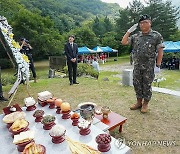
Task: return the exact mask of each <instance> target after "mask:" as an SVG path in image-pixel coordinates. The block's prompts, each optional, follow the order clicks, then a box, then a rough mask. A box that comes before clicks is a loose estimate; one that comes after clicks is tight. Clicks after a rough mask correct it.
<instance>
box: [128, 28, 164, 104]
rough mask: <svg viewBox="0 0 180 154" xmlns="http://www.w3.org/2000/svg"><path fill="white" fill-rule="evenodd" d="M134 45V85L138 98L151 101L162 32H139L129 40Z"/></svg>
mask: <svg viewBox="0 0 180 154" xmlns="http://www.w3.org/2000/svg"><path fill="white" fill-rule="evenodd" d="M128 42H129V44H131V42H132V44H131V45H132V47H133V60H134V70H133V85H134V90H135V92H136V97H137V98H144V100H145V101H147V102H148V101H150V99H151V96H152V88H151V84H152V82H153V80H154V66H155V61H156V55H157V50H158V48H162V47H163V44H162V42H163V38H162V36H161V34H160V33H158V32H156V31H153V30H151V31H150V32H149V33H148V34H143V33H142V32H139V33H137V34H134V35H132V36H131V37H130V38H129V40H128Z"/></svg>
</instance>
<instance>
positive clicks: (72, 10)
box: [20, 0, 120, 32]
mask: <svg viewBox="0 0 180 154" xmlns="http://www.w3.org/2000/svg"><path fill="white" fill-rule="evenodd" d="M20 1H21V3H22V4H24V5H25V6H26V8H27V9H29V10H31V11H37V10H40V12H41V15H43V16H50V17H51V19H53V20H54V22H55V26H56V28H58V29H59V31H60V32H63V31H69V30H71V29H73V28H74V27H76V26H79V25H80V24H81V22H83V21H84V20H88V19H91V18H93V17H95V16H108V17H110V18H114V17H115V16H116V15H117V14H118V12H119V9H120V7H119V6H118V5H116V4H107V3H104V2H101V1H100V0H39V1H37V0H20Z"/></svg>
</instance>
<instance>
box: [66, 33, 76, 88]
mask: <svg viewBox="0 0 180 154" xmlns="http://www.w3.org/2000/svg"><path fill="white" fill-rule="evenodd" d="M74 39H75V38H74V35H71V36H69V41H68V42H67V43H66V44H65V46H64V51H65V54H66V57H67V65H68V72H69V82H70V85H73V84H79V83H78V82H77V81H76V75H77V60H78V59H77V58H78V46H77V44H76V43H74Z"/></svg>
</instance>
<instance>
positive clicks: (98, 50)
mask: <svg viewBox="0 0 180 154" xmlns="http://www.w3.org/2000/svg"><path fill="white" fill-rule="evenodd" d="M93 50H94V51H95V53H97V52H103V50H102V49H101V47H100V46H97V47H94V48H93Z"/></svg>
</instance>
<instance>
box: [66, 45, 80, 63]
mask: <svg viewBox="0 0 180 154" xmlns="http://www.w3.org/2000/svg"><path fill="white" fill-rule="evenodd" d="M64 51H65V54H66V57H67V61H71V59H72V58H76V61H77V58H78V46H77V44H76V43H73V49H72V47H71V45H70V43H69V42H67V43H66V44H65V46H64Z"/></svg>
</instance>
